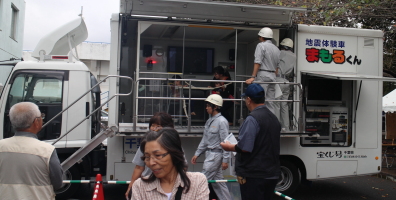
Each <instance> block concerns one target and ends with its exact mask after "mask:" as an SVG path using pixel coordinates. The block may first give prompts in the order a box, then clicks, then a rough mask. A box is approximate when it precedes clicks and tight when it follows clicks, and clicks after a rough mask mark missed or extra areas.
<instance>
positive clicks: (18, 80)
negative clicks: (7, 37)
mask: <svg viewBox="0 0 396 200" xmlns="http://www.w3.org/2000/svg"><path fill="white" fill-rule="evenodd" d="M67 77H68V72H67V71H48V70H20V71H16V72H15V73H14V74H13V75H12V77H11V79H10V82H9V86H10V87H8V88H10V89H9V91H4V94H3V97H4V98H5V97H7V100H6V105H5V110H4V118H3V119H4V121H3V123H4V126H3V134H4V135H3V138H8V137H12V136H13V135H14V130H13V129H12V126H11V122H10V119H9V111H10V108H11V107H12V106H13V105H15V104H17V103H19V102H32V103H35V104H37V105H38V107H39V109H40V111H41V115H42V116H44V123H45V122H46V121H47V120H49V119H52V118H53V117H54V116H55V115H56V114H58V113H59V112H60V111H61V110H62V98H63V96H62V94H63V85H64V81H65V80H67ZM6 94H8V95H6ZM3 106H4V105H3ZM61 122H62V116H58V117H57V118H56V119H55V120H53V121H52V122H51V124H49V125H48V126H46V127H45V128H44V129H43V130H41V131H40V132H39V133H38V134H37V136H38V138H39V139H40V140H50V139H55V138H58V137H59V136H60V134H61V128H62V124H61Z"/></svg>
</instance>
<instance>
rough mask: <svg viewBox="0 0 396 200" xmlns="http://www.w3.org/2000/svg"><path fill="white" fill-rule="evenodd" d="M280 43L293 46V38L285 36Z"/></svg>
mask: <svg viewBox="0 0 396 200" xmlns="http://www.w3.org/2000/svg"><path fill="white" fill-rule="evenodd" d="M280 45H283V46H287V47H290V48H293V40H291V39H290V38H285V39H283V40H282V42H281V43H280Z"/></svg>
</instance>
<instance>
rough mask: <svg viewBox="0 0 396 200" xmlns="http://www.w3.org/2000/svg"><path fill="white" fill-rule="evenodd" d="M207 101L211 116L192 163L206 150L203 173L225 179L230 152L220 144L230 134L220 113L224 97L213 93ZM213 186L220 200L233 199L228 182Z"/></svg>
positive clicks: (210, 178)
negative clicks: (224, 171) (224, 172)
mask: <svg viewBox="0 0 396 200" xmlns="http://www.w3.org/2000/svg"><path fill="white" fill-rule="evenodd" d="M205 101H206V102H207V104H206V111H207V112H208V114H209V115H210V118H209V119H208V120H207V121H206V124H205V132H204V134H203V137H202V140H201V142H200V143H199V146H198V149H197V151H196V152H195V155H194V156H193V157H192V159H191V163H192V164H196V163H197V158H198V157H199V156H200V155H201V154H202V153H204V152H205V161H204V164H203V169H202V173H203V174H205V176H206V178H207V179H208V180H223V179H224V177H223V171H222V170H226V169H227V168H228V160H229V158H230V152H228V151H224V150H223V149H222V148H221V146H220V143H221V142H222V141H224V139H225V138H226V137H227V136H228V130H229V128H228V121H227V119H226V118H225V117H223V116H222V115H221V113H220V108H221V106H222V105H223V98H221V96H220V95H218V94H212V95H210V96H209V97H208V98H207V99H206V100H205ZM212 187H213V190H214V191H215V193H216V195H217V197H218V198H219V200H229V199H231V195H230V192H229V190H228V188H227V185H226V183H213V184H212Z"/></svg>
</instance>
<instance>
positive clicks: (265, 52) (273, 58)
mask: <svg viewBox="0 0 396 200" xmlns="http://www.w3.org/2000/svg"><path fill="white" fill-rule="evenodd" d="M258 37H259V40H260V42H259V43H258V44H257V46H256V51H255V52H254V66H253V72H252V77H251V78H249V79H247V80H246V81H245V82H246V84H248V85H250V84H252V83H253V81H255V82H275V81H276V80H275V79H276V74H275V73H276V67H277V66H278V63H279V56H280V51H279V49H278V47H277V46H275V45H274V44H273V43H272V41H271V40H272V38H273V32H272V30H271V29H270V28H268V27H264V28H262V29H261V30H260V32H259V33H258ZM260 85H261V87H263V89H264V91H265V100H275V98H276V97H275V91H276V87H277V86H276V84H264V83H260ZM265 105H267V107H268V109H269V110H270V111H271V112H272V113H274V114H275V115H276V113H277V112H276V111H277V110H279V108H278V107H277V106H278V104H275V102H274V101H266V102H265ZM277 117H278V119H279V116H277Z"/></svg>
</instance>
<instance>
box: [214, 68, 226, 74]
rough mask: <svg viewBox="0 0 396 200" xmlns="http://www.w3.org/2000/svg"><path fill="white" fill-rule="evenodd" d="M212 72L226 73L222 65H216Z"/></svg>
mask: <svg viewBox="0 0 396 200" xmlns="http://www.w3.org/2000/svg"><path fill="white" fill-rule="evenodd" d="M213 73H214V74H221V75H223V76H224V75H226V74H225V70H224V67H222V66H217V67H215V68H214V69H213Z"/></svg>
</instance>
